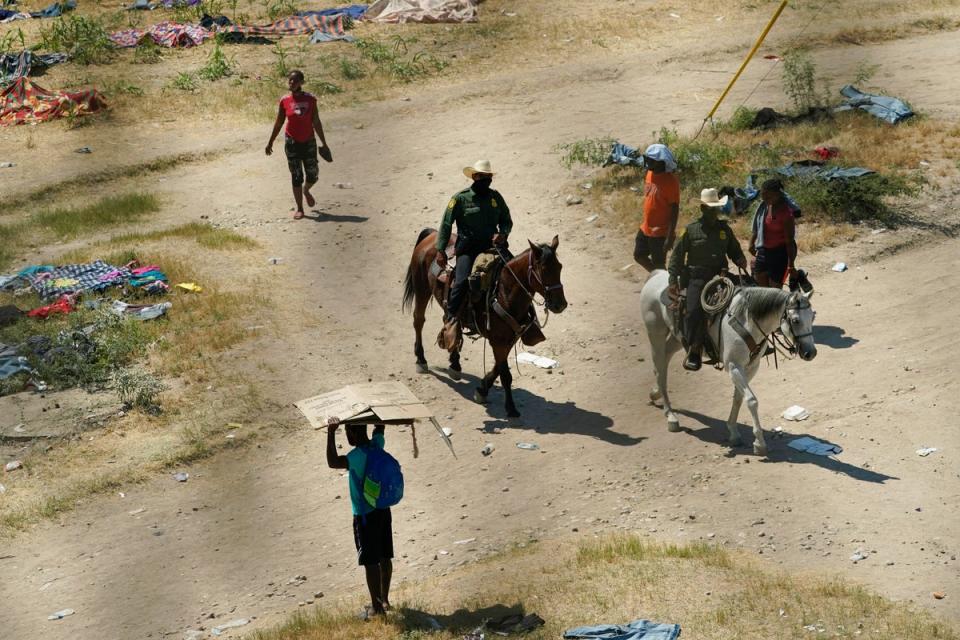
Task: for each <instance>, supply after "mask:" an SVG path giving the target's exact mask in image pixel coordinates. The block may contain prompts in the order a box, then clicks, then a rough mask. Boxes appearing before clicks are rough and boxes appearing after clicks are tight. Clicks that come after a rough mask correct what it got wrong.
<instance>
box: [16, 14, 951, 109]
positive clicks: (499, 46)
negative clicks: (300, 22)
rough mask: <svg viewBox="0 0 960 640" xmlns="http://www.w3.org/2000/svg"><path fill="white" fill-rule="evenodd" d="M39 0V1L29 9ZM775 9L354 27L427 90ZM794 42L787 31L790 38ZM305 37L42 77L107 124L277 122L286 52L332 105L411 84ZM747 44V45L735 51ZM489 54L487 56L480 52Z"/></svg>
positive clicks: (828, 33) (814, 37)
mask: <svg viewBox="0 0 960 640" xmlns="http://www.w3.org/2000/svg"><path fill="white" fill-rule="evenodd" d="M41 2H42V0H41ZM36 4H38V3H37V2H34V1H32V0H31V1H29V2H25V3H23V6H27V7H29V6H30V5H36ZM294 4H295V5H296V6H297V7H298V8H313V7H315V6H316V5H314V4H313V3H301V2H294ZM323 6H324V7H325V6H327V5H323ZM317 8H318V7H317ZM771 8H772V7H771V5H770V3H767V2H756V3H744V2H742V1H741V0H720V1H714V2H708V1H707V0H691V1H688V2H685V3H683V6H682V7H671V6H667V5H663V6H643V7H640V6H636V7H634V6H624V4H623V3H622V2H619V1H618V0H596V1H594V2H590V3H583V2H577V1H575V0H555V2H553V3H551V10H550V11H541V10H539V9H534V8H532V7H528V6H526V5H517V4H516V3H515V2H513V1H511V0H487V1H486V2H484V3H483V5H482V6H481V12H480V20H479V22H477V23H475V24H463V25H444V24H440V25H417V24H407V25H380V24H368V23H363V22H361V23H358V24H357V25H356V28H355V29H354V30H353V34H354V35H357V36H359V37H361V38H365V39H374V40H381V41H383V42H384V43H387V44H390V45H392V44H393V43H394V40H393V39H394V38H395V37H397V36H401V37H402V38H404V39H405V40H406V44H404V45H403V47H404V48H406V49H408V50H409V55H408V56H407V58H406V59H407V61H409V60H410V59H411V58H412V57H413V55H414V54H415V53H416V52H419V51H423V52H426V53H428V54H430V55H431V56H433V57H435V59H436V60H438V61H440V62H441V63H442V64H443V65H444V67H445V68H444V69H442V70H435V69H431V70H429V72H428V73H426V74H421V75H419V77H417V78H416V79H415V82H416V83H417V84H418V85H420V86H426V87H429V86H433V85H436V84H437V83H450V82H461V81H464V80H468V79H477V78H483V77H489V76H491V75H494V74H502V73H503V72H504V71H508V70H511V69H516V68H524V67H531V66H540V65H546V64H556V60H557V59H558V58H562V59H563V60H565V61H568V62H570V61H574V60H577V59H579V58H586V57H589V56H596V55H597V54H598V53H599V52H601V51H607V52H620V53H625V54H626V53H629V54H634V53H636V52H637V51H638V49H640V50H643V51H648V50H650V49H657V48H659V47H664V46H670V45H676V42H675V33H674V29H672V28H671V26H672V25H673V24H678V25H681V26H682V27H684V28H686V25H687V24H688V22H687V21H689V20H690V19H691V18H692V17H693V16H714V17H722V18H723V20H724V21H725V22H724V23H723V24H751V25H752V24H757V25H758V26H757V28H758V29H759V26H760V25H761V24H762V23H763V22H764V21H765V20H766V17H767V14H768V13H769V11H770V10H771ZM201 9H207V7H201ZM209 10H211V11H212V10H213V9H209ZM220 12H225V13H227V14H228V16H230V17H232V18H239V19H241V20H243V21H244V22H245V23H247V24H249V23H259V22H266V21H268V17H267V15H266V14H267V3H266V2H264V1H263V0H240V1H239V2H238V3H237V7H236V14H234V10H233V9H231V8H229V7H222V8H220ZM79 13H81V14H82V15H84V16H95V17H97V18H99V19H100V20H102V21H103V23H104V24H105V25H106V26H107V27H108V30H115V29H120V28H128V27H130V26H145V25H147V24H151V23H155V22H159V21H161V20H168V19H177V18H180V19H184V20H188V21H196V19H197V16H196V15H194V13H193V12H192V11H181V12H178V11H170V10H158V11H155V12H150V13H145V12H144V13H141V12H125V11H120V10H118V7H117V6H114V5H113V4H109V5H98V6H96V7H90V6H86V5H83V6H81V8H80V10H79ZM508 13H513V14H515V15H507V14H508ZM671 13H678V14H679V15H681V19H680V21H679V22H676V21H675V19H674V18H672V17H670V14H671ZM955 13H956V7H955V6H953V5H951V4H950V3H949V2H944V1H943V0H919V1H918V2H916V3H912V4H911V7H910V16H909V18H907V19H905V18H904V17H903V16H904V10H903V5H902V4H901V3H895V2H890V1H888V0H881V1H874V2H860V3H845V4H844V5H843V6H839V5H836V6H833V5H828V6H825V7H823V6H821V5H820V4H819V3H812V4H809V6H808V3H798V4H797V5H796V6H794V5H791V6H790V8H789V9H788V11H787V13H786V14H785V15H784V17H783V18H782V19H781V23H782V24H781V26H782V29H781V30H778V32H777V34H774V38H773V40H774V41H776V40H778V39H779V33H780V32H781V31H782V33H784V34H790V33H796V32H797V31H798V30H799V29H800V28H801V27H802V26H803V25H806V24H807V23H808V22H809V21H810V19H811V18H812V17H813V16H814V15H817V16H818V19H817V20H816V23H815V24H814V25H813V27H812V28H811V29H810V30H808V32H807V33H805V36H804V39H805V41H807V42H813V43H816V42H819V41H820V40H818V38H820V39H822V40H823V41H824V42H830V43H834V42H844V41H847V40H849V38H860V39H862V40H863V41H875V40H876V39H877V38H880V39H891V38H895V37H908V36H911V35H917V34H919V33H927V32H932V31H936V30H944V29H955V28H956V22H957V16H956V15H954V14H955ZM237 14H239V15H237ZM851 16H857V17H858V23H859V24H864V23H865V21H866V22H867V24H868V26H865V27H858V29H856V30H849V29H844V30H841V31H837V30H836V28H835V27H836V26H837V25H846V24H849V20H850V19H851ZM875 21H885V22H883V23H882V24H881V25H879V26H871V25H869V23H870V22H875ZM891 21H896V22H892V23H891ZM24 22H25V24H23V23H14V24H15V25H16V27H15V28H17V29H22V30H23V32H24V34H25V36H24V37H25V40H26V42H27V45H28V46H32V45H35V44H36V43H37V42H39V39H40V29H41V27H42V26H43V25H42V24H39V23H41V22H44V21H24ZM888 23H891V24H888ZM665 27H666V28H665ZM831 27H834V28H833V29H831ZM788 38H789V36H786V35H785V36H784V42H787V39H788ZM844 38H846V39H847V40H844ZM307 40H308V38H307V36H299V37H286V38H278V39H277V45H273V46H269V45H225V46H224V51H225V52H226V54H227V55H228V56H229V57H231V58H232V59H233V60H234V62H235V67H236V72H235V73H234V75H232V76H231V77H228V78H223V79H220V80H217V81H215V82H209V81H204V80H198V81H197V83H196V89H195V90H192V91H182V90H178V89H176V88H173V86H174V81H175V80H176V78H177V77H178V76H179V75H180V74H184V73H186V74H191V75H194V76H195V75H196V74H197V73H198V72H199V71H200V69H202V68H203V66H204V65H205V63H206V61H207V58H208V56H209V52H210V48H211V45H210V44H209V43H207V44H205V45H203V46H200V47H195V48H191V49H184V50H169V49H162V50H159V51H158V54H159V57H157V58H156V60H155V63H153V64H144V63H143V62H142V60H143V56H142V55H140V54H139V53H138V51H137V50H122V51H120V52H119V53H118V55H117V56H116V58H115V61H114V62H113V63H111V64H106V65H87V66H83V65H77V64H74V63H68V64H65V65H58V66H56V67H53V68H52V69H51V70H50V71H48V72H47V77H46V78H45V79H44V80H43V83H44V84H45V85H50V86H54V87H66V88H75V87H80V86H89V85H94V86H97V87H99V88H101V89H102V90H104V91H105V92H106V94H107V97H108V99H109V100H110V103H111V105H112V109H111V113H110V115H108V116H106V117H105V119H102V120H100V121H99V122H102V123H103V124H110V125H129V124H134V123H138V124H142V123H143V122H144V121H148V122H149V121H156V120H163V119H167V118H168V117H169V114H170V113H200V114H203V117H211V116H222V115H229V116H231V117H235V118H245V119H253V120H258V121H259V120H264V119H269V118H270V117H272V115H273V113H274V109H275V102H276V99H277V97H278V96H279V95H281V94H282V93H283V92H284V91H285V82H284V80H283V79H282V78H281V77H280V76H279V73H278V66H279V65H278V63H279V61H280V57H281V56H280V55H279V50H278V47H279V49H280V50H282V51H283V56H284V57H285V58H286V62H285V63H286V66H287V68H292V67H301V68H303V69H304V71H305V72H306V75H307V88H308V90H312V91H314V92H315V93H318V94H319V98H320V104H321V107H322V109H323V110H330V109H334V108H337V107H342V106H352V105H356V104H359V103H362V102H365V101H369V100H379V99H383V98H386V97H390V96H395V95H398V94H401V93H405V92H408V91H409V86H410V85H409V82H408V81H407V80H409V78H407V77H405V76H404V75H403V74H399V75H397V74H391V73H384V72H377V71H376V70H375V69H374V68H373V66H372V65H370V64H369V61H364V60H363V58H362V56H361V52H360V50H359V48H358V47H357V46H355V45H350V44H345V43H333V44H325V45H310V44H309V43H308V42H307ZM739 49H740V47H739V46H738V47H736V48H735V49H734V50H736V51H739ZM480 53H482V55H478V54H480ZM358 65H359V66H360V67H363V68H364V70H365V73H363V74H360V76H359V77H358V76H356V75H354V74H353V73H345V72H344V71H343V70H344V69H345V68H347V69H350V68H356V67H357V66H358ZM428 66H429V65H428ZM327 85H335V86H336V87H337V88H338V89H339V92H337V93H329V92H326V91H324V90H323V87H324V86H327ZM82 121H83V122H88V121H89V120H82ZM63 126H67V125H66V124H64V125H63Z"/></svg>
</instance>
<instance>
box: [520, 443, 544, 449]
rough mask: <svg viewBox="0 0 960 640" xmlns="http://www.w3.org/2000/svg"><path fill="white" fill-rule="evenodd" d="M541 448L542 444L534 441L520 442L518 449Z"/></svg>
mask: <svg viewBox="0 0 960 640" xmlns="http://www.w3.org/2000/svg"><path fill="white" fill-rule="evenodd" d="M539 448H540V445H538V444H534V443H533V442H518V443H517V449H526V450H528V451H536V450H538V449H539Z"/></svg>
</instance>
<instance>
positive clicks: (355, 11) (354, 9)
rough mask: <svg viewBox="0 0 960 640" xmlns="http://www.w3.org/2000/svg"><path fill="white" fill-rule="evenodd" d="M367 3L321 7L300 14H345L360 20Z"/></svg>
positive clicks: (299, 14)
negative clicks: (331, 7) (329, 7)
mask: <svg viewBox="0 0 960 640" xmlns="http://www.w3.org/2000/svg"><path fill="white" fill-rule="evenodd" d="M367 6H368V5H365V4H352V5H350V6H349V7H334V8H333V9H320V10H319V11H301V12H299V13H297V15H298V16H336V15H345V16H347V17H349V18H351V19H353V20H359V19H360V18H361V17H362V16H363V14H364V13H366V11H367Z"/></svg>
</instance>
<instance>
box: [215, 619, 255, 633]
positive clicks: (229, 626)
mask: <svg viewBox="0 0 960 640" xmlns="http://www.w3.org/2000/svg"><path fill="white" fill-rule="evenodd" d="M248 624H250V620H249V618H237V619H236V620H231V621H230V622H228V623H226V624H221V625H219V626H217V627H214V628H213V629H211V630H210V633H212V634H213V635H215V636H219V635H222V634H223V632H224V631H227V630H228V629H236V628H237V627H242V626H244V625H248Z"/></svg>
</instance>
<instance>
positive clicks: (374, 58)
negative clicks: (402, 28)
mask: <svg viewBox="0 0 960 640" xmlns="http://www.w3.org/2000/svg"><path fill="white" fill-rule="evenodd" d="M356 47H357V50H358V51H360V55H361V56H362V57H364V58H366V59H367V60H369V61H370V62H372V63H373V64H375V65H377V66H378V67H379V66H382V65H383V64H385V63H388V62H392V61H393V60H394V59H395V58H396V53H395V52H394V51H393V50H392V49H390V47H388V46H387V45H386V44H385V43H384V42H382V41H381V40H377V39H376V38H357V42H356Z"/></svg>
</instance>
